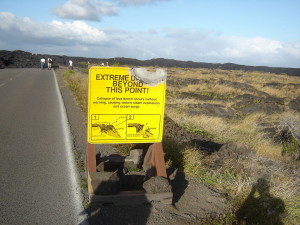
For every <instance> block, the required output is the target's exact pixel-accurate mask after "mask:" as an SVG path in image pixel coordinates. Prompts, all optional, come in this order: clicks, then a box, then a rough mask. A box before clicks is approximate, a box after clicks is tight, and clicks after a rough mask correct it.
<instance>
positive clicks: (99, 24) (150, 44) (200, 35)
mask: <svg viewBox="0 0 300 225" xmlns="http://www.w3.org/2000/svg"><path fill="white" fill-rule="evenodd" d="M0 21H1V22H0V50H23V51H28V52H32V53H39V54H51V55H67V56H82V57H93V58H114V57H127V58H135V59H139V60H146V59H153V58H167V59H176V60H183V61H194V62H208V63H236V64H242V65H252V66H273V67H293V68H300V0H104V1H102V0H45V1H44V0H26V1H25V0H24V1H20V0H0Z"/></svg>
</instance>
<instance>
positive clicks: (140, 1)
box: [115, 0, 169, 5]
mask: <svg viewBox="0 0 300 225" xmlns="http://www.w3.org/2000/svg"><path fill="white" fill-rule="evenodd" d="M115 1H117V2H119V3H121V4H124V5H146V4H151V3H155V2H162V1H169V0H115Z"/></svg>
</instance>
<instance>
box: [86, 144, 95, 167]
mask: <svg viewBox="0 0 300 225" xmlns="http://www.w3.org/2000/svg"><path fill="white" fill-rule="evenodd" d="M86 168H87V172H88V173H91V172H96V145H94V144H90V143H88V144H87V148H86Z"/></svg>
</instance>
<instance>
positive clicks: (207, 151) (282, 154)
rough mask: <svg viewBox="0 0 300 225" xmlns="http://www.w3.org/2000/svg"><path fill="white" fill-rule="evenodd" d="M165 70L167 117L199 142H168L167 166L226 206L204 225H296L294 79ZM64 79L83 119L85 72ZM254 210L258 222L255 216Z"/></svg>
mask: <svg viewBox="0 0 300 225" xmlns="http://www.w3.org/2000/svg"><path fill="white" fill-rule="evenodd" d="M149 69H155V68H149ZM166 70H167V73H168V80H167V96H166V97H167V100H166V115H167V116H168V117H170V118H171V119H172V120H173V121H174V122H175V123H176V124H177V125H178V126H179V127H180V128H181V129H183V130H185V131H187V132H188V133H190V134H192V135H194V137H199V142H200V144H199V143H198V144H197V140H196V142H194V141H195V140H188V139H184V140H185V141H180V140H181V139H180V138H177V139H176V135H175V134H169V137H170V136H172V139H168V137H167V136H166V138H164V139H165V140H164V142H163V144H164V151H165V158H166V160H167V164H168V166H170V167H174V168H177V169H179V170H181V171H183V172H185V173H186V174H188V175H190V176H193V177H195V178H197V179H198V180H200V181H201V182H203V183H204V184H206V185H207V186H209V187H211V188H213V189H216V190H218V191H220V192H221V193H223V194H224V196H226V197H227V199H228V201H229V205H230V206H231V207H229V208H228V212H227V213H225V214H224V215H220V216H219V217H217V218H210V219H209V220H207V221H202V222H203V224H282V223H283V224H300V167H299V160H300V122H299V121H300V113H299V112H300V108H299V107H300V104H299V102H300V97H299V96H300V78H299V77H296V76H294V77H292V76H287V75H276V74H272V73H263V72H247V71H241V70H232V71H228V70H227V71H225V70H219V69H184V68H166ZM63 77H64V79H65V81H66V82H67V84H68V86H69V87H70V89H71V90H72V91H74V94H75V96H76V98H77V102H78V105H79V106H80V107H81V109H82V110H83V111H84V112H86V111H87V80H88V79H87V72H86V71H82V70H79V69H78V70H77V69H75V70H65V71H64V73H63ZM166 129H167V128H166ZM168 132H169V130H168ZM181 138H182V137H181ZM179 139H180V140H179ZM196 139H197V138H196ZM176 140H178V142H177V141H176ZM207 142H210V143H215V145H214V146H219V147H209V148H207V147H205V146H204V145H203V143H207ZM195 143H196V144H195ZM221 146H222V147H221ZM121 147H122V146H121ZM130 147H131V146H130ZM122 149H123V151H124V149H125V152H126V147H124V146H123V147H122ZM125 154H126V153H125ZM257 199H260V200H259V202H257V201H258V200H257ZM255 208H256V209H258V210H260V211H261V212H262V213H264V214H261V213H256V214H255V215H256V216H254V211H253V210H254V209H255ZM280 222H281V223H280Z"/></svg>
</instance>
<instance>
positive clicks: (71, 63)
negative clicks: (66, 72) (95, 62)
mask: <svg viewBox="0 0 300 225" xmlns="http://www.w3.org/2000/svg"><path fill="white" fill-rule="evenodd" d="M69 69H71V70H72V69H73V62H72V60H69Z"/></svg>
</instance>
